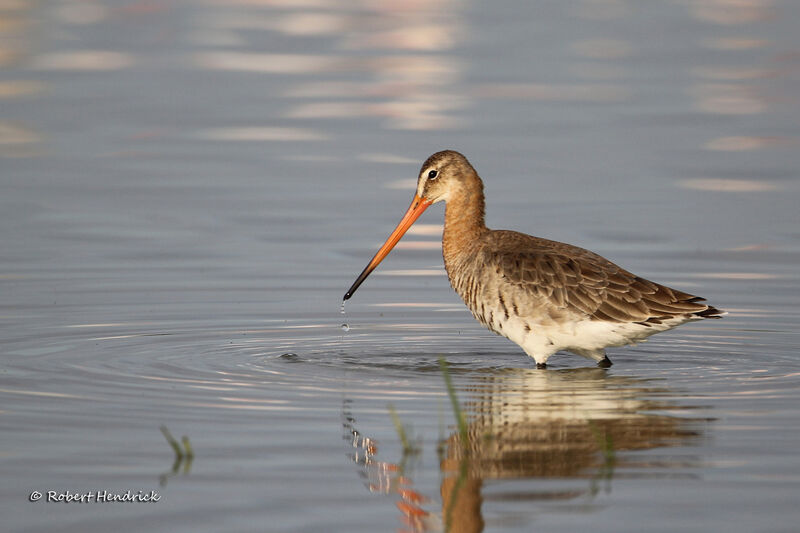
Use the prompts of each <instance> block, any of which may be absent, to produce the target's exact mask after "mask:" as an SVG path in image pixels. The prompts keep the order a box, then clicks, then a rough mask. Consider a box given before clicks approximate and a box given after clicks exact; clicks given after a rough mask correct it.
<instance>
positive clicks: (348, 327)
mask: <svg viewBox="0 0 800 533" xmlns="http://www.w3.org/2000/svg"><path fill="white" fill-rule="evenodd" d="M342 331H350V326H348V325H347V324H342Z"/></svg>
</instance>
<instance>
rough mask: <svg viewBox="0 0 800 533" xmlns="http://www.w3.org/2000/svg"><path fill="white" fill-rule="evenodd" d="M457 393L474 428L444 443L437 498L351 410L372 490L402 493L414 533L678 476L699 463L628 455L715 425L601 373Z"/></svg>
mask: <svg viewBox="0 0 800 533" xmlns="http://www.w3.org/2000/svg"><path fill="white" fill-rule="evenodd" d="M460 382H461V383H464V381H463V380H460ZM457 392H458V394H459V396H460V397H461V405H462V408H463V410H464V413H465V415H466V422H467V426H466V431H458V430H456V431H454V432H453V433H452V434H450V435H449V436H447V437H445V438H444V439H442V441H441V442H440V445H439V466H440V470H441V480H442V481H441V484H440V487H439V492H440V494H439V497H438V498H436V497H435V496H434V495H432V494H423V493H421V492H420V491H418V490H416V489H415V487H414V484H413V480H412V479H409V478H407V477H405V476H404V472H403V470H404V463H405V460H406V457H403V458H401V459H399V460H396V461H389V460H381V459H383V458H381V459H379V458H378V447H377V443H376V442H375V441H373V440H371V439H370V438H369V437H366V436H364V435H363V434H361V433H360V432H359V431H358V430H357V429H356V421H355V419H354V417H353V414H352V413H351V407H350V406H349V404H347V403H346V404H345V418H344V420H345V423H344V427H345V431H346V438H347V439H348V440H350V441H351V443H352V446H353V448H352V450H351V451H350V452H349V453H350V457H351V459H352V460H353V461H354V462H355V463H356V464H357V465H359V468H360V470H359V471H360V474H361V475H363V476H364V478H365V483H366V485H367V487H368V489H369V490H370V491H372V492H380V493H385V494H393V495H396V496H399V498H398V503H397V505H398V508H399V509H400V510H401V512H402V514H403V521H404V522H405V524H406V526H407V529H406V530H407V531H440V530H445V531H458V532H473V531H482V530H483V528H484V509H483V507H484V500H487V501H489V500H491V501H506V502H513V501H525V502H529V503H530V502H536V501H547V502H553V501H554V500H556V501H557V500H572V499H575V498H581V497H583V498H592V497H593V496H595V495H596V494H597V493H598V492H600V491H603V490H605V491H610V489H611V486H612V481H613V479H614V478H615V477H620V475H618V474H616V473H615V472H620V471H622V472H624V473H625V474H624V476H639V475H642V474H645V475H647V476H651V477H652V476H658V475H664V473H666V474H669V475H670V476H674V475H675V472H674V469H678V468H680V469H684V468H685V467H687V466H692V463H694V462H696V460H694V459H692V458H691V457H689V458H686V457H685V456H681V458H680V459H679V460H678V459H675V460H669V459H666V460H665V458H664V457H663V456H662V457H659V458H657V459H653V460H651V461H648V459H647V458H646V457H642V456H636V457H635V458H634V456H632V455H631V454H627V453H625V452H628V451H632V450H649V449H654V448H659V447H671V446H685V445H689V444H691V443H692V441H694V440H696V439H698V438H700V437H701V436H702V434H703V432H704V426H705V425H706V424H707V423H708V419H706V418H697V417H691V416H688V415H687V413H688V412H689V411H687V410H690V409H692V407H691V406H686V405H683V404H678V403H677V402H676V400H675V398H676V395H675V394H673V393H670V391H668V390H665V389H663V388H659V387H658V386H657V385H655V384H654V383H653V382H651V381H647V380H642V379H637V378H629V377H621V376H615V375H613V374H609V373H608V372H607V371H606V370H604V369H600V368H581V369H569V370H561V371H549V372H540V371H536V370H509V371H505V372H499V373H497V372H493V373H491V374H485V375H481V374H471V375H470V376H469V378H468V380H467V382H466V385H462V386H460V387H458V391H457ZM678 411H681V412H678ZM666 412H669V414H666ZM353 450H354V451H353ZM659 472H661V473H659ZM523 479H527V480H530V481H531V483H530V484H527V485H519V484H518V483H517V484H514V485H513V489H508V490H507V491H504V490H503V486H502V483H500V484H498V483H493V484H492V490H491V492H490V494H489V495H487V496H484V495H483V494H482V489H483V486H484V482H486V481H490V480H495V481H496V480H523ZM556 479H557V480H558V481H556ZM570 480H572V481H570ZM547 481H550V482H547Z"/></svg>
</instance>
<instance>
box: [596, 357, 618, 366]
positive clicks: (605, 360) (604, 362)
mask: <svg viewBox="0 0 800 533" xmlns="http://www.w3.org/2000/svg"><path fill="white" fill-rule="evenodd" d="M613 364H614V363H612V362H611V359H609V358H608V356H607V355H604V356H603V358H602V359H600V360H599V361H598V362H597V366H599V367H600V368H608V367H610V366H611V365H613Z"/></svg>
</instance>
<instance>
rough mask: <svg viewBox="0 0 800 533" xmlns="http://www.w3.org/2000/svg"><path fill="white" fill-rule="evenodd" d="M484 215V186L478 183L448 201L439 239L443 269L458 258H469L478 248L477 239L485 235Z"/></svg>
mask: <svg viewBox="0 0 800 533" xmlns="http://www.w3.org/2000/svg"><path fill="white" fill-rule="evenodd" d="M484 212H485V202H484V199H483V184H482V183H480V181H478V182H477V183H476V184H474V185H473V186H472V187H469V188H466V189H465V190H463V191H460V194H454V195H453V197H452V198H450V199H448V200H447V204H446V206H445V210H444V235H443V237H442V253H443V255H444V262H445V266H446V267H448V268H449V265H453V264H454V263H455V262H456V261H457V260H458V257H459V256H460V255H462V254H468V253H469V251H470V250H471V249H472V247H473V245H474V244H477V239H478V238H479V237H480V236H481V235H482V234H483V233H485V232H487V231H488V229H487V228H486V222H485V220H484Z"/></svg>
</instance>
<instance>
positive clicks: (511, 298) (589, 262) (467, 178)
mask: <svg viewBox="0 0 800 533" xmlns="http://www.w3.org/2000/svg"><path fill="white" fill-rule="evenodd" d="M436 202H445V213H444V234H443V236H442V255H443V256H444V266H445V270H447V277H448V278H449V279H450V285H452V287H453V289H455V291H456V292H457V293H458V295H459V296H461V298H462V299H463V300H464V303H466V304H467V307H468V308H469V310H470V311H471V312H472V315H473V316H474V317H475V318H476V319H477V320H478V322H480V323H481V324H483V325H484V326H486V327H487V328H489V329H490V330H491V331H493V332H495V333H497V334H498V335H502V336H504V337H506V338H508V339H510V340H511V341H513V342H515V343H517V344H518V345H519V346H520V347H521V348H522V349H523V350H525V353H527V354H528V355H530V356H531V357H533V358H534V360H535V361H536V366H537V367H539V368H544V367H545V366H546V363H547V359H548V358H549V357H550V356H551V355H553V354H554V353H556V352H558V351H560V350H566V351H569V352H573V353H575V354H578V355H582V356H584V357H587V358H589V359H592V360H594V361H597V364H598V365H599V366H603V367H608V366H611V361H610V360H609V359H608V356H606V353H605V349H606V348H607V347H610V346H624V345H626V344H634V343H636V342H640V341H643V340H645V339H646V338H647V337H649V336H650V335H653V334H655V333H660V332H662V331H666V330H668V329H672V328H674V327H675V326H679V325H680V324H683V323H685V322H689V321H691V320H700V319H704V318H721V316H722V315H723V314H724V313H723V312H721V311H719V310H718V309H716V308H714V307H712V306H710V305H708V304H706V303H704V302H705V299H703V298H701V297H699V296H693V295H691V294H687V293H685V292H681V291H679V290H676V289H671V288H669V287H666V286H664V285H659V284H658V283H654V282H652V281H648V280H646V279H644V278H641V277H639V276H637V275H635V274H632V273H630V272H628V271H627V270H624V269H623V268H620V267H619V266H617V265H615V264H614V263H612V262H611V261H609V260H607V259H605V258H603V257H601V256H599V255H597V254H595V253H593V252H590V251H588V250H584V249H583V248H578V247H577V246H572V245H570V244H564V243H561V242H556V241H550V240H547V239H542V238H539V237H532V236H530V235H525V234H524V233H518V232H516V231H506V230H491V229H489V228H487V227H486V224H485V222H484V196H483V182H482V181H481V179H480V177H479V176H478V173H477V172H476V171H475V169H474V168H473V167H472V165H471V164H470V163H469V161H467V158H466V157H464V156H463V155H461V154H460V153H458V152H454V151H452V150H445V151H443V152H437V153H435V154H433V155H432V156H430V157H429V158H428V160H427V161H425V163H424V164H423V165H422V168H421V169H420V172H419V177H418V179H417V191H416V194H415V195H414V199H413V201H412V202H411V206H410V207H409V208H408V211H406V214H405V215H404V216H403V218H402V220H401V221H400V223H399V224H398V225H397V227H396V228H395V230H394V231H393V232H392V233H391V235H389V238H388V239H387V240H386V242H385V243H384V244H383V246H382V247H381V248H380V250H378V252H377V253H376V254H375V256H374V257H373V258H372V260H371V261H370V262H369V264H368V265H367V266H366V268H364V270H363V271H362V272H361V274H360V275H359V276H358V278H357V279H356V281H355V282H354V283H353V285H352V286H351V287H350V289H349V290H348V291H347V293H345V295H344V299H345V300H347V299H349V298H350V297H351V296H352V295H353V293H354V292H355V291H356V289H358V287H359V286H360V285H361V283H363V281H364V280H365V279H366V278H367V276H369V275H370V273H371V272H372V271H373V270H375V267H377V266H378V264H379V263H380V262H381V261H382V260H383V258H384V257H386V255H387V254H388V253H389V252H390V251H391V250H392V248H393V247H394V246H395V245H396V244H397V242H398V241H399V240H400V238H401V237H402V236H403V235H404V234H405V232H406V231H407V230H408V228H409V227H411V225H412V224H413V223H414V221H416V220H417V218H419V216H420V215H421V214H422V212H423V211H425V209H427V208H428V206H430V205H431V204H435V203H436Z"/></svg>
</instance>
